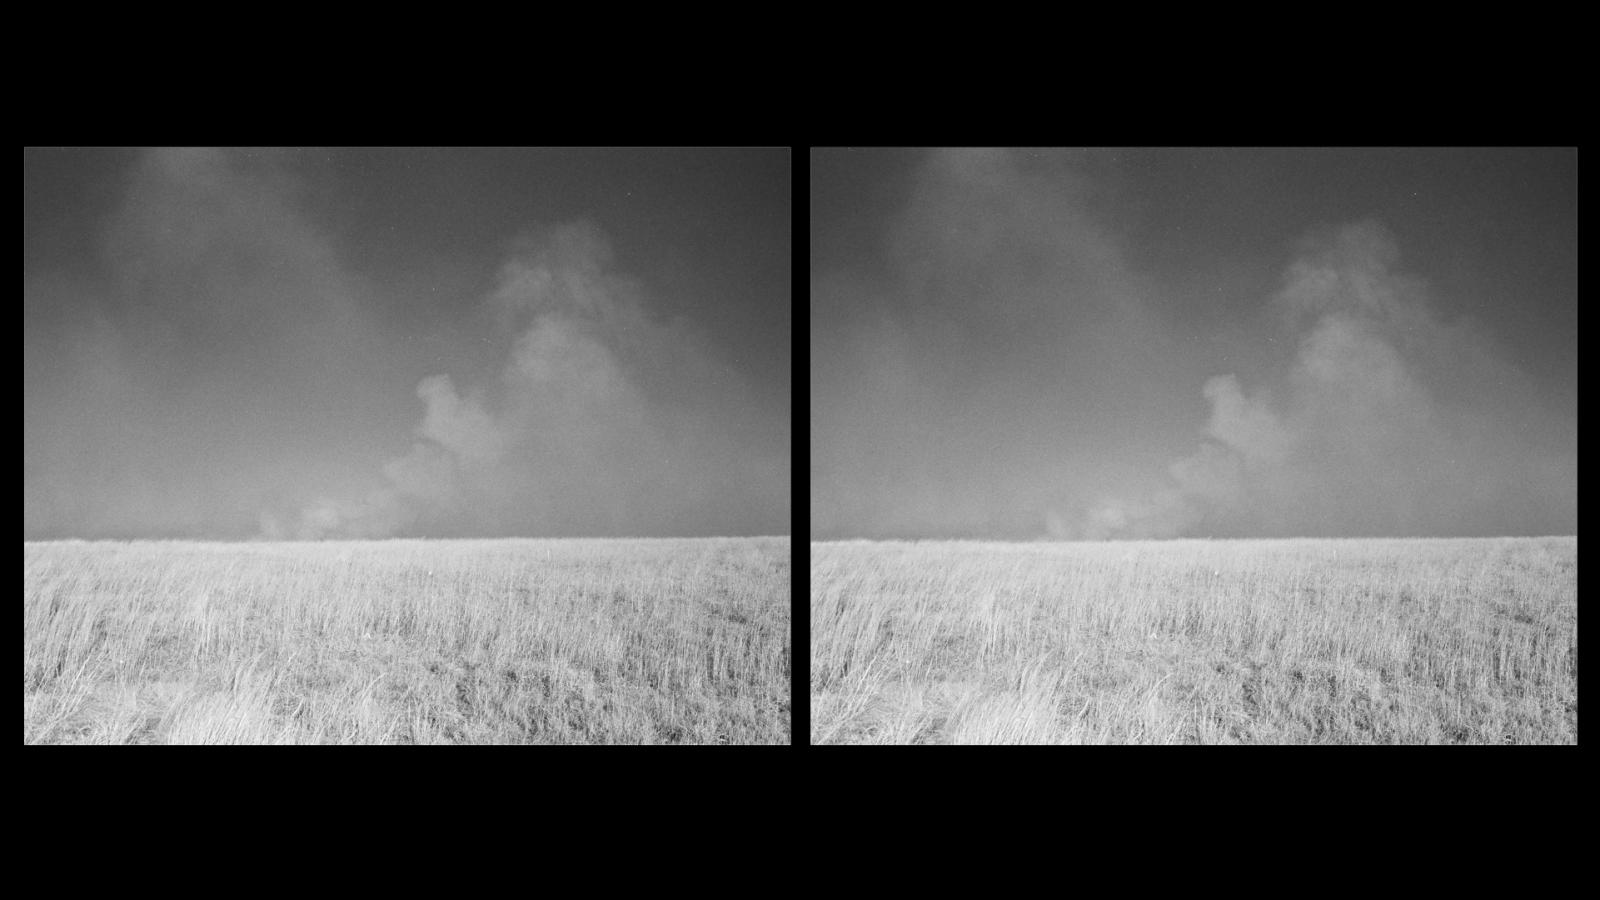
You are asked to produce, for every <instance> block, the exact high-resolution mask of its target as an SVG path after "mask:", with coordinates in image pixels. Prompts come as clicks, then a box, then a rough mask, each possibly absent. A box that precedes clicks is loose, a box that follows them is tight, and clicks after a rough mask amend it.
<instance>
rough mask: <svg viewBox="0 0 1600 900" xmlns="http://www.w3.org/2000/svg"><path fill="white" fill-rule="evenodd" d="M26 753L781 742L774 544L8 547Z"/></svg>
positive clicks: (780, 635)
mask: <svg viewBox="0 0 1600 900" xmlns="http://www.w3.org/2000/svg"><path fill="white" fill-rule="evenodd" d="M22 593H23V639H22V643H23V667H22V673H23V678H22V681H23V692H22V694H23V696H22V703H23V724H22V731H23V743H25V744H79V743H87V744H204V743H227V744H301V743H309V744H491V743H494V744H499V743H508V744H571V743H605V744H611V743H615V744H656V743H694V744H783V743H788V742H789V736H790V725H789V718H790V707H789V703H790V699H789V698H790V658H789V652H790V650H789V648H790V642H791V636H790V618H789V615H790V613H789V541H788V539H787V538H740V539H662V540H623V539H608V540H519V539H505V540H426V541H424V540H388V541H328V542H315V543H313V542H253V543H199V542H193V543H191V542H171V541H163V542H112V541H106V542H82V541H59V542H24V544H23V549H22Z"/></svg>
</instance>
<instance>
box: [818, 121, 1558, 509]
mask: <svg viewBox="0 0 1600 900" xmlns="http://www.w3.org/2000/svg"><path fill="white" fill-rule="evenodd" d="M810 167H811V181H812V187H811V204H810V210H811V224H810V227H811V247H812V254H811V298H810V299H811V353H812V356H811V389H812V398H811V426H812V435H811V451H812V462H811V470H812V471H811V474H812V496H811V517H812V529H813V535H814V536H816V537H823V538H832V537H889V536H902V537H905V536H973V537H1004V538H1031V537H1057V538H1113V537H1169V536H1217V537H1222V536H1284V535H1305V536H1388V535H1499V534H1553V533H1574V532H1575V531H1576V527H1577V522H1576V518H1577V517H1576V510H1577V501H1576V481H1577V462H1576V450H1577V438H1576V435H1577V336H1576V335H1577V330H1576V326H1577V193H1576V182H1577V153H1576V151H1574V150H1560V149H1553V150H1539V149H1511V150H1446V149H1419V150H1367V149H1338V150H1300V151H1283V150H1249V151H1233V150H1084V151H1011V152H1007V151H942V152H940V151H931V152H930V151H904V150H871V149H866V150H845V149H836V150H817V151H813V152H812V153H811V158H810Z"/></svg>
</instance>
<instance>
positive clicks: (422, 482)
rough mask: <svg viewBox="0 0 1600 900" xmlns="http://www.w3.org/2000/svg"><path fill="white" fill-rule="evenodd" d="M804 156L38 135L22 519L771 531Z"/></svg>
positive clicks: (117, 530)
mask: <svg viewBox="0 0 1600 900" xmlns="http://www.w3.org/2000/svg"><path fill="white" fill-rule="evenodd" d="M790 164H791V154H790V152H789V151H787V150H662V151H646V150H600V151H590V150H553V151H539V150H503V149H490V150H404V149H400V150H262V151H250V150H225V151H202V150H169V151H142V150H104V149H88V150H60V149H28V150H25V151H24V153H23V300H24V306H23V355H24V361H23V372H24V383H23V407H24V413H23V420H24V421H23V437H24V459H23V495H24V496H23V524H24V533H25V536H26V537H30V538H51V537H85V538H93V537H217V538H248V537H279V538H284V537H289V538H292V537H306V538H317V537H341V536H352V537H360V536H386V535H421V536H435V535H437V536H446V535H448V536H457V535H461V536H466V535H483V536H495V535H526V536H545V535H594V536H608V535H637V536H651V535H713V534H718V535H738V534H782V533H787V532H788V530H789V509H790V507H789V504H790V484H789V482H790V467H789V449H790V440H791V437H790V396H789V395H790V386H791V377H790V371H791V365H792V355H791V340H792V337H791V331H790V323H791V303H790V253H791V249H790V215H791V213H790V187H791V186H790V175H791V173H790Z"/></svg>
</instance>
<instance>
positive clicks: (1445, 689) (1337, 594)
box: [811, 537, 1578, 744]
mask: <svg viewBox="0 0 1600 900" xmlns="http://www.w3.org/2000/svg"><path fill="white" fill-rule="evenodd" d="M1577 549H1578V546H1577V538H1575V537H1569V538H1539V539H1509V538H1508V539H1493V540H1349V541H1335V540H1298V541H1172V542H1142V543H1141V542H1128V543H1124V542H1113V543H1101V544H984V543H927V542H922V543H870V542H851V543H817V544H813V545H812V548H811V573H812V574H811V585H812V587H811V740H812V742H813V743H822V744H827V743H867V744H906V743H912V744H921V743H1038V744H1056V743H1095V744H1098V743H1185V744H1217V743H1221V744H1231V743H1247V744H1257V743H1290V744H1300V743H1489V744H1500V743H1515V744H1570V743H1575V742H1576V741H1577V723H1578V693H1577V692H1578V681H1577V671H1578V630H1577V606H1578V589H1577Z"/></svg>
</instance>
